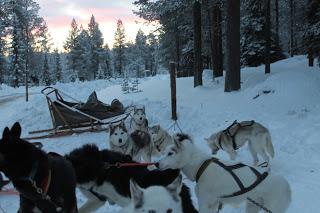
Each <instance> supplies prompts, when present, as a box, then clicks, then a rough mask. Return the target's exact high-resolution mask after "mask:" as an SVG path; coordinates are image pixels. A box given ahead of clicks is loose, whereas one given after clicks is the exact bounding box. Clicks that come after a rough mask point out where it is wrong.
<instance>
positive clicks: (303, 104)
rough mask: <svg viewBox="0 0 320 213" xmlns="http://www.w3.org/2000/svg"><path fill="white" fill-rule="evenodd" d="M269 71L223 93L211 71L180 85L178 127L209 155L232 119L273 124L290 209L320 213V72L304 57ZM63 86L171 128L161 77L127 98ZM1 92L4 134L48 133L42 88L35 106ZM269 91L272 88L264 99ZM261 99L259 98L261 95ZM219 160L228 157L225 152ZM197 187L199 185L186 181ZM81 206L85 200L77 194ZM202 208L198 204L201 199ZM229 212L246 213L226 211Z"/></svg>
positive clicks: (61, 144) (246, 73)
mask: <svg viewBox="0 0 320 213" xmlns="http://www.w3.org/2000/svg"><path fill="white" fill-rule="evenodd" d="M263 69H264V68H263V67H258V68H246V69H243V70H242V76H241V78H242V80H241V81H242V84H241V86H242V89H241V90H240V91H237V92H232V93H224V92H223V90H224V79H223V78H218V79H216V80H215V81H212V78H211V75H210V72H209V71H206V72H204V86H203V87H198V88H193V79H192V78H180V79H178V80H177V105H178V118H179V124H180V126H181V128H182V130H183V131H184V132H187V133H190V134H191V135H192V136H193V138H194V140H195V141H196V143H197V144H198V145H199V146H201V148H203V149H204V150H207V151H209V150H208V148H207V146H206V144H205V142H204V140H203V138H204V137H207V136H209V135H210V134H212V133H213V132H215V131H218V130H220V129H223V128H225V127H227V126H228V125H229V124H231V123H232V122H233V121H234V120H256V121H259V122H260V123H262V124H264V125H265V126H267V127H268V128H269V129H270V131H271V134H272V139H273V144H274V147H275V152H276V156H275V158H274V159H273V160H272V165H271V166H272V173H274V174H281V175H283V176H285V177H286V178H287V180H288V181H289V183H290V185H291V187H292V192H293V200H292V203H291V205H290V208H289V210H288V212H289V213H296V212H299V213H300V212H310V213H313V212H319V208H320V204H319V203H318V195H319V194H320V182H319V180H320V179H319V177H320V141H319V138H320V69H319V67H315V68H309V67H307V61H306V58H305V57H303V56H299V57H295V58H291V59H287V60H284V61H280V62H277V63H275V64H273V65H272V66H271V70H272V73H271V74H270V75H265V74H264V70H263ZM57 86H58V88H60V89H62V90H63V91H65V92H67V93H69V94H71V95H73V96H75V97H76V98H79V99H81V100H85V99H86V97H87V96H88V95H89V94H90V93H91V92H92V90H96V91H97V94H98V97H99V99H100V100H102V101H104V102H106V103H110V102H111V101H112V99H114V98H118V99H119V100H121V101H122V102H123V103H124V104H125V105H129V104H132V103H133V104H144V105H145V106H146V112H147V116H148V119H149V123H150V124H157V123H160V124H161V125H163V126H164V127H168V126H170V124H171V122H172V121H171V120H170V117H171V110H170V106H171V104H170V86H169V76H167V75H161V76H157V77H154V78H149V79H146V80H143V81H142V84H141V85H140V88H141V89H142V90H143V92H141V93H135V94H122V91H121V87H120V86H119V81H95V82H85V83H70V84H59V85H57ZM1 88H2V89H0V117H1V122H0V129H1V130H0V131H2V129H3V128H4V127H5V126H11V125H12V124H13V123H14V122H15V121H19V122H20V123H21V124H22V127H23V135H24V136H27V133H28V131H32V130H38V129H44V128H50V127H51V120H50V115H49V111H48V107H47V104H46V100H45V98H44V97H43V96H42V95H40V94H39V91H40V90H41V88H40V87H38V88H31V89H30V90H31V92H32V94H33V95H31V97H30V102H28V103H26V102H24V98H23V97H17V98H15V99H10V100H9V101H4V102H1V98H4V96H5V95H6V96H8V95H11V94H17V93H22V92H23V91H24V88H19V89H12V88H10V87H7V86H4V85H2V86H1ZM264 90H271V92H270V93H269V94H264V93H263V91H264ZM258 94H259V96H258V97H257V98H254V97H256V96H257V95H258ZM42 142H43V144H44V149H45V150H47V151H54V152H58V153H61V154H64V153H67V152H69V151H71V150H72V149H74V148H76V147H79V146H81V145H83V144H86V143H95V144H97V145H98V146H99V147H101V148H107V147H108V145H107V142H108V134H107V133H104V132H103V133H85V134H81V135H73V136H69V137H64V138H59V139H47V140H43V141H42ZM218 156H219V157H221V158H223V159H228V156H227V155H226V154H225V153H221V152H219V155H218ZM238 159H239V160H241V161H244V162H246V163H249V164H252V160H251V155H250V154H249V152H248V150H247V148H243V149H241V150H240V152H239V155H238ZM188 184H190V186H191V187H193V184H192V183H190V182H188ZM78 195H79V196H78V201H79V205H81V204H82V203H83V202H84V198H83V196H82V195H81V194H80V192H79V193H78ZM0 196H1V197H0V205H1V207H2V208H3V209H4V210H5V211H6V212H8V213H9V212H16V210H17V206H18V198H16V197H9V196H2V195H0ZM195 202H196V200H195ZM116 209H117V208H116V207H113V206H108V205H106V206H104V207H103V208H101V209H100V210H99V211H98V212H115V211H116ZM222 212H223V213H235V212H244V206H243V205H241V206H240V207H239V208H238V209H235V208H234V207H226V208H224V209H223V210H222Z"/></svg>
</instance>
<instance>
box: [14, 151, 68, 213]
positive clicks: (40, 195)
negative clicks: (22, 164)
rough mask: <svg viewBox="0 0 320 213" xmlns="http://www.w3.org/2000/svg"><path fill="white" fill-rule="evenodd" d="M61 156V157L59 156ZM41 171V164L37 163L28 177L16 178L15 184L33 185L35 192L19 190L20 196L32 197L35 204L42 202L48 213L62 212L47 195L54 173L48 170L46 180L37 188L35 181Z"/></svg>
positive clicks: (53, 154)
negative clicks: (39, 170)
mask: <svg viewBox="0 0 320 213" xmlns="http://www.w3.org/2000/svg"><path fill="white" fill-rule="evenodd" d="M48 155H49V156H50V155H51V156H56V155H59V154H56V153H51V152H50V153H48ZM59 156H60V155H59ZM38 169H39V162H38V161H35V162H34V163H33V165H32V168H31V171H30V173H29V175H28V176H25V177H20V178H16V179H14V180H12V182H13V183H15V182H16V183H17V182H25V183H28V184H30V185H31V187H32V189H33V190H34V191H28V190H27V189H26V190H24V189H23V188H20V189H18V191H19V192H20V194H22V195H23V194H28V195H29V196H28V197H30V196H31V197H32V199H33V202H35V203H40V202H42V203H43V204H45V206H43V207H45V208H48V210H47V211H48V212H49V211H50V212H61V211H62V208H61V207H60V206H59V205H57V204H56V203H54V202H53V201H52V200H51V197H50V196H49V195H47V192H48V190H49V188H50V184H51V176H52V174H51V173H52V172H51V169H49V170H48V174H47V176H46V178H44V180H42V181H41V183H40V184H39V187H38V186H37V183H36V181H35V176H36V174H37V172H38ZM14 185H15V184H14ZM38 208H39V209H40V210H41V207H39V206H38Z"/></svg>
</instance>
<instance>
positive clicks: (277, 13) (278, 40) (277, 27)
mask: <svg viewBox="0 0 320 213" xmlns="http://www.w3.org/2000/svg"><path fill="white" fill-rule="evenodd" d="M275 14H276V26H275V28H276V29H275V31H276V43H277V44H280V39H279V0H275Z"/></svg>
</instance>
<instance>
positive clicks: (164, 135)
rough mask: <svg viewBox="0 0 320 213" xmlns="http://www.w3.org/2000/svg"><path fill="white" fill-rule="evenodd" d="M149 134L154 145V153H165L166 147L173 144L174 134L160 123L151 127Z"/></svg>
mask: <svg viewBox="0 0 320 213" xmlns="http://www.w3.org/2000/svg"><path fill="white" fill-rule="evenodd" d="M149 134H150V136H151V141H152V144H153V147H154V150H153V153H160V154H164V151H165V149H166V147H167V146H168V145H170V144H173V138H172V136H171V135H170V134H169V133H168V132H167V131H165V130H164V129H162V128H161V126H160V125H155V126H152V127H149Z"/></svg>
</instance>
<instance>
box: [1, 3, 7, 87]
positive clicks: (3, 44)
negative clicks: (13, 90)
mask: <svg viewBox="0 0 320 213" xmlns="http://www.w3.org/2000/svg"><path fill="white" fill-rule="evenodd" d="M0 6H1V5H0ZM2 14H3V13H2V11H1V7H0V17H2ZM4 32H5V24H4V20H3V19H2V18H0V85H1V84H2V83H3V77H4V74H5V73H6V70H7V59H6V56H5V51H6V40H5V33H4Z"/></svg>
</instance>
